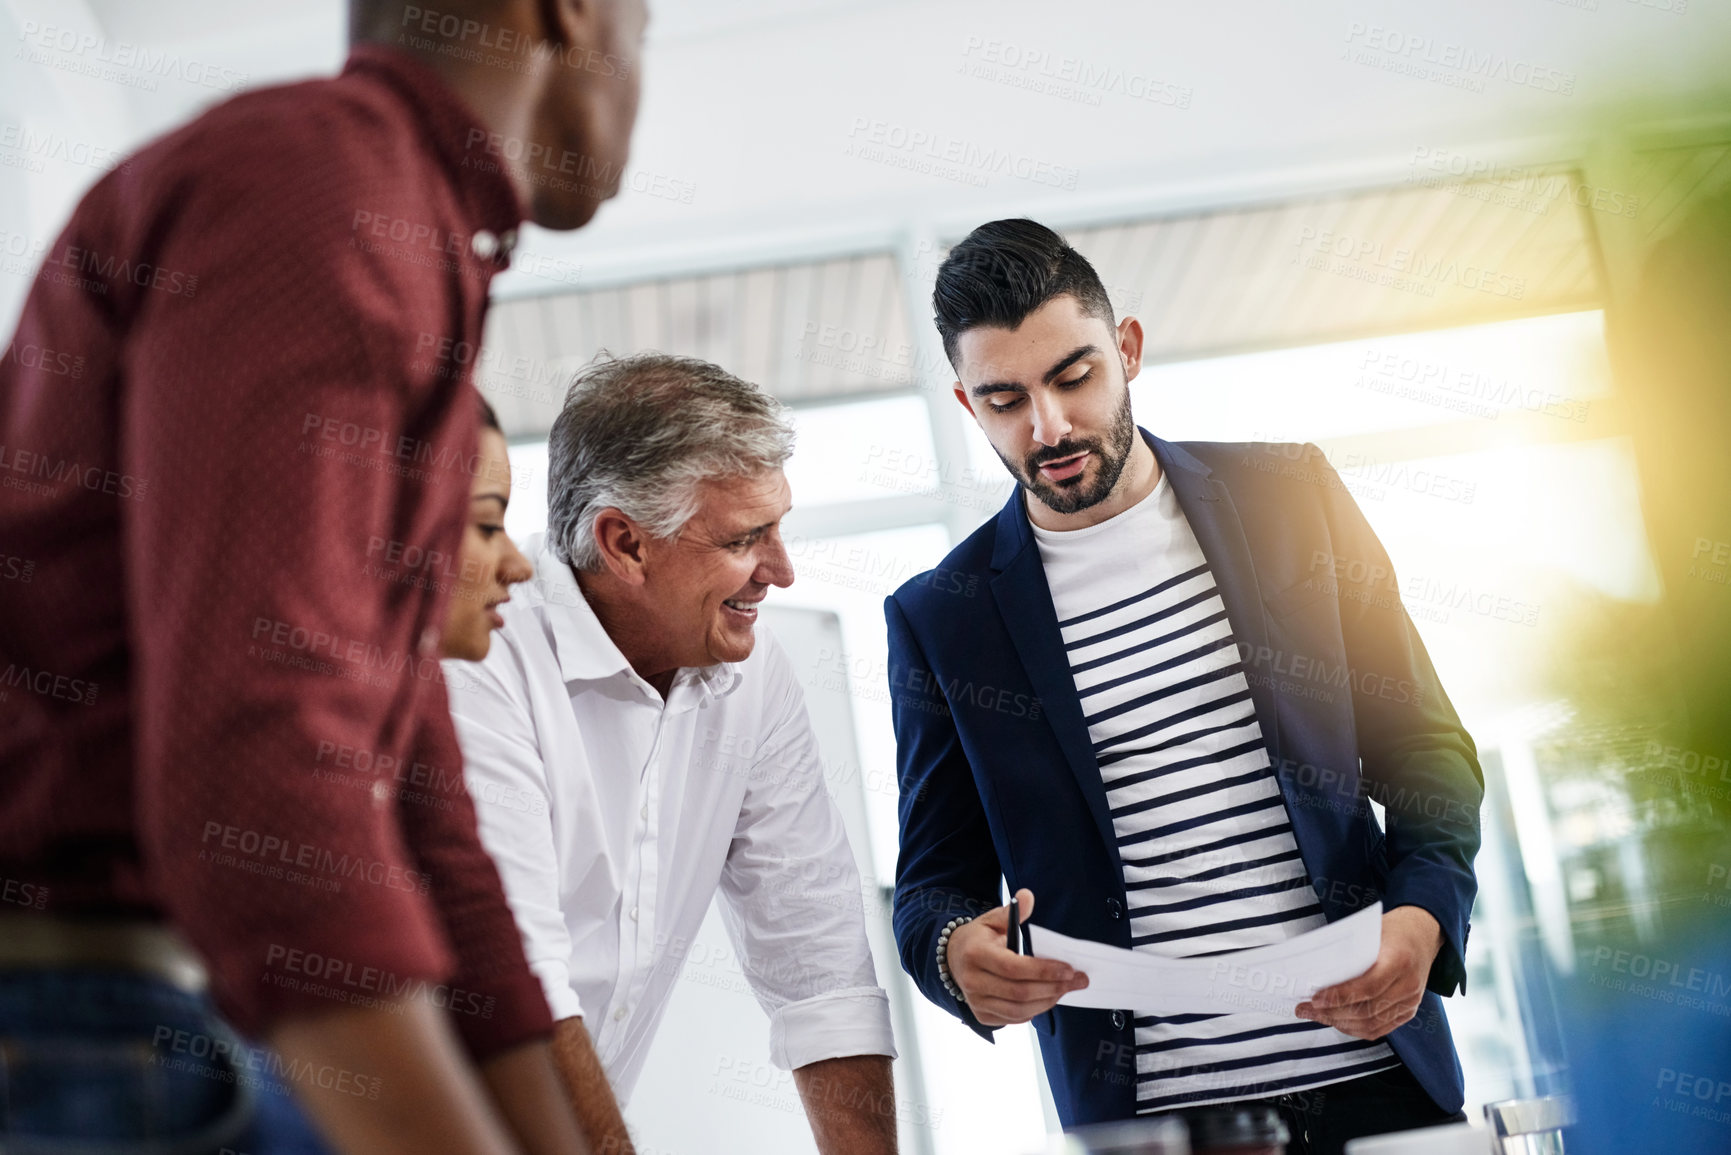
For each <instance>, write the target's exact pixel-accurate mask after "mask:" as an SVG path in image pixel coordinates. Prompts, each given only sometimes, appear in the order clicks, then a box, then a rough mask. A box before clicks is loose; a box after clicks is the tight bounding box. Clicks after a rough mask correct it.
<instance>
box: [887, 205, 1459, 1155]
mask: <svg viewBox="0 0 1731 1155" xmlns="http://www.w3.org/2000/svg"><path fill="white" fill-rule="evenodd" d="M934 304H935V308H936V313H937V317H936V320H937V325H938V329H939V332H940V333H941V334H942V335H943V338H944V346H945V350H946V352H947V353H948V355H949V358H950V362H951V365H952V366H953V367H954V369H955V371H956V376H957V381H956V385H955V393H956V398H957V400H958V401H959V402H960V403H961V404H962V406H963V407H964V408H966V409H967V410H968V412H969V413H970V414H971V415H972V416H973V418H974V419H975V421H977V422H978V423H979V426H980V428H981V430H982V431H983V432H984V433H985V435H986V437H987V438H988V439H989V440H990V441H991V443H992V446H993V448H994V450H995V451H996V452H997V454H998V456H999V457H1000V458H1001V459H1002V460H1003V462H1004V465H1005V467H1006V468H1007V469H1008V470H1009V471H1010V473H1011V474H1012V475H1013V476H1014V477H1015V478H1016V480H1017V481H1018V482H1019V483H1020V484H1019V486H1018V489H1017V491H1016V493H1015V494H1014V495H1013V496H1012V497H1011V499H1010V501H1009V503H1008V504H1007V505H1006V506H1005V507H1004V509H1003V510H1002V512H1000V513H999V514H998V515H997V516H996V517H995V518H993V519H992V520H991V521H989V522H988V523H987V524H986V525H984V526H982V527H981V528H980V529H979V530H978V531H976V532H975V533H974V534H973V535H972V536H970V537H969V538H968V539H967V540H966V541H964V542H963V543H962V544H961V545H960V546H958V547H957V548H956V549H955V550H954V551H953V552H952V553H951V554H950V555H949V556H948V557H947V558H945V559H944V562H943V570H944V571H946V572H948V573H951V574H959V575H965V576H967V577H969V578H974V577H977V578H978V583H977V585H976V584H975V583H973V582H969V583H967V588H977V589H980V590H982V591H984V593H985V596H983V597H976V598H967V597H962V596H959V595H957V594H955V593H953V592H950V591H953V590H955V589H958V588H962V583H958V582H955V581H949V582H931V581H929V580H926V579H924V578H916V579H914V580H913V581H911V582H909V583H908V584H906V585H904V586H903V587H902V588H901V589H900V590H898V591H897V592H896V593H895V595H893V596H892V597H891V598H889V599H888V601H887V602H886V605H885V613H886V616H887V618H888V623H889V641H890V687H891V693H892V695H893V707H892V709H893V714H894V720H895V726H896V735H897V744H898V761H899V767H898V770H899V777H900V781H901V791H902V793H901V840H902V841H901V858H900V861H899V863H898V866H897V879H896V905H895V929H896V939H897V943H898V945H899V947H900V950H901V954H902V961H903V965H904V966H905V967H906V968H907V970H908V971H909V973H910V974H912V975H913V976H914V978H915V979H916V981H917V982H918V983H919V985H920V986H921V988H922V989H923V990H924V991H925V992H926V994H927V995H928V996H929V997H930V998H931V999H932V1000H933V1001H934V1002H936V1003H937V1004H938V1005H940V1006H942V1007H945V1008H946V1009H948V1010H949V1011H951V1012H952V1013H954V1014H956V1015H957V1016H958V1017H960V1018H961V1019H962V1020H963V1021H964V1022H966V1023H967V1024H968V1025H969V1026H970V1027H972V1028H973V1029H974V1030H975V1031H977V1032H979V1033H980V1034H981V1035H983V1036H986V1037H988V1038H989V1037H990V1033H991V1031H992V1030H993V1029H995V1028H996V1027H999V1026H1002V1025H1004V1024H1008V1023H1024V1022H1028V1021H1030V1020H1033V1019H1035V1018H1036V1017H1038V1023H1039V1040H1040V1045H1041V1048H1042V1050H1043V1052H1044V1057H1045V1061H1046V1070H1047V1074H1048V1075H1049V1077H1050V1081H1051V1085H1052V1089H1053V1093H1054V1096H1055V1098H1056V1101H1057V1106H1058V1111H1059V1115H1060V1117H1061V1118H1062V1120H1063V1122H1064V1124H1065V1125H1066V1126H1073V1125H1076V1124H1082V1123H1090V1122H1096V1121H1102V1120H1112V1119H1121V1118H1125V1117H1129V1116H1132V1115H1135V1114H1148V1113H1166V1112H1174V1111H1186V1110H1194V1109H1196V1108H1200V1107H1204V1106H1209V1105H1217V1104H1223V1103H1235V1104H1242V1103H1247V1102H1249V1103H1263V1104H1268V1105H1272V1106H1274V1107H1275V1108H1276V1109H1278V1110H1279V1111H1280V1112H1281V1113H1282V1115H1283V1116H1285V1117H1286V1119H1287V1122H1288V1124H1289V1126H1290V1127H1291V1129H1292V1131H1293V1133H1294V1134H1293V1148H1292V1149H1294V1150H1299V1151H1309V1152H1317V1153H1320V1152H1338V1151H1340V1150H1341V1148H1342V1146H1343V1145H1344V1144H1345V1142H1346V1141H1347V1140H1348V1139H1350V1138H1353V1137H1355V1136H1358V1135H1367V1134H1376V1133H1380V1132H1384V1131H1393V1130H1400V1129H1404V1128H1410V1127H1418V1126H1426V1125H1430V1124H1436V1123H1444V1122H1449V1121H1453V1120H1457V1119H1460V1118H1462V1117H1463V1116H1461V1114H1460V1108H1461V1104H1462V1099H1463V1093H1462V1084H1461V1071H1460V1065H1459V1062H1458V1060H1457V1059H1456V1057H1455V1053H1454V1049H1453V1045H1452V1043H1451V1041H1450V1039H1449V1034H1448V1026H1447V1022H1446V1020H1445V1019H1444V1018H1443V1014H1442V1009H1441V1005H1440V999H1439V996H1441V995H1444V994H1449V993H1452V992H1453V991H1454V990H1456V989H1457V988H1459V987H1460V986H1461V985H1462V982H1463V980H1464V978H1465V970H1464V967H1463V964H1462V958H1463V952H1464V950H1465V947H1466V935H1467V918H1468V914H1469V912H1470V909H1471V906H1472V900H1473V895H1474V893H1475V890H1476V884H1475V881H1474V877H1473V873H1472V866H1471V863H1472V859H1473V856H1474V854H1475V853H1476V851H1477V848H1478V824H1477V808H1478V803H1479V799H1480V797H1481V795H1482V789H1483V780H1482V776H1481V773H1480V770H1479V767H1478V762H1477V759H1476V753H1475V750H1474V747H1473V743H1472V740H1471V738H1470V737H1469V736H1468V735H1467V733H1466V732H1465V730H1464V729H1462V727H1461V724H1460V720H1459V719H1458V718H1457V717H1456V715H1455V712H1454V710H1453V708H1452V707H1451V706H1450V705H1449V702H1448V699H1447V697H1446V696H1445V695H1444V694H1443V692H1442V687H1441V686H1440V684H1439V683H1438V680H1437V675H1436V672H1435V670H1434V669H1433V668H1432V666H1431V663H1430V659H1429V658H1428V656H1427V655H1426V654H1425V650H1424V647H1423V645H1422V644H1421V643H1420V641H1419V638H1418V635H1417V633H1416V632H1415V631H1414V629H1413V626H1412V623H1411V622H1410V620H1409V619H1408V618H1407V615H1406V613H1405V611H1404V610H1403V609H1402V608H1401V605H1400V602H1399V600H1398V598H1396V597H1394V596H1392V595H1391V594H1390V593H1389V592H1388V590H1390V589H1392V588H1393V575H1392V567H1391V566H1390V564H1389V562H1388V558H1387V555H1386V554H1385V553H1384V551H1383V549H1382V547H1381V545H1380V544H1379V543H1378V541H1377V539H1376V537H1375V535H1374V534H1373V533H1372V531H1371V529H1370V527H1369V526H1368V525H1367V524H1366V522H1365V520H1364V518H1363V516H1362V514H1360V512H1359V511H1358V509H1357V507H1356V506H1355V505H1354V504H1353V502H1352V500H1351V498H1350V497H1349V496H1348V495H1347V493H1346V491H1345V489H1344V488H1343V487H1342V486H1341V483H1340V481H1339V478H1338V477H1336V476H1335V474H1334V472H1333V470H1332V469H1331V468H1330V467H1329V466H1328V465H1327V463H1326V462H1325V461H1323V460H1322V458H1321V456H1320V454H1319V453H1318V452H1317V451H1316V450H1315V449H1314V447H1312V446H1303V447H1299V446H1267V445H1249V444H1240V445H1231V444H1212V443H1205V442H1191V443H1185V444H1175V443H1171V442H1166V441H1163V440H1161V439H1159V438H1157V437H1154V436H1152V435H1150V434H1148V433H1146V432H1145V431H1140V430H1138V428H1137V427H1136V424H1135V421H1134V419H1133V417H1132V414H1131V405H1130V394H1129V384H1130V381H1131V380H1132V379H1134V378H1135V376H1136V374H1137V372H1138V371H1139V370H1140V367H1141V353H1142V327H1141V325H1140V324H1139V323H1138V322H1137V321H1136V319H1135V318H1133V317H1126V318H1124V319H1123V320H1121V321H1118V322H1117V323H1114V320H1113V316H1112V309H1111V305H1110V303H1109V302H1108V301H1107V299H1106V294H1105V291H1104V289H1103V288H1102V286H1101V284H1100V280H1099V277H1098V276H1097V275H1096V274H1095V272H1094V270H1093V268H1092V267H1090V266H1089V264H1088V263H1087V261H1086V260H1085V259H1083V258H1082V256H1081V255H1080V254H1079V253H1077V252H1076V251H1075V250H1074V249H1071V248H1070V247H1069V246H1068V245H1066V244H1065V243H1064V241H1063V240H1062V238H1060V237H1059V236H1058V235H1057V234H1055V233H1053V232H1052V231H1051V230H1049V229H1047V228H1045V227H1043V226H1041V225H1038V224H1036V223H1034V222H1032V221H1026V220H1017V221H996V222H993V223H991V224H987V225H983V226H981V227H980V228H979V229H976V230H975V231H974V232H973V233H972V234H971V235H970V236H969V237H968V238H967V239H966V240H965V241H963V242H962V243H961V244H960V245H958V246H956V248H955V249H953V250H952V251H951V252H950V254H949V256H948V257H947V258H946V260H945V261H944V264H943V266H942V268H941V269H940V270H939V273H938V279H937V288H936V292H935V294H934ZM1295 462H1299V463H1301V465H1300V466H1299V467H1298V468H1294V463H1295ZM1371 575H1374V577H1372V576H1371ZM1361 577H1362V578H1363V579H1364V580H1362V581H1356V582H1355V581H1354V580H1353V579H1354V578H1361ZM1367 797H1369V798H1377V799H1378V800H1380V801H1382V802H1383V804H1384V805H1385V806H1386V807H1387V819H1388V832H1387V835H1386V838H1385V836H1384V834H1383V832H1382V831H1381V830H1380V829H1379V828H1378V824H1377V821H1376V819H1375V817H1374V816H1373V815H1372V813H1371V811H1370V808H1369V804H1368V802H1367V801H1366V798H1367ZM1000 877H1002V878H1004V879H1006V880H1007V881H1008V883H1009V887H1010V890H1011V892H1012V893H1013V894H1015V896H1016V898H1015V901H1017V902H1018V903H1019V904H1020V905H1019V913H1020V916H1021V917H1022V918H1027V917H1029V916H1030V915H1031V914H1033V913H1034V899H1035V895H1036V894H1037V895H1038V898H1039V922H1040V925H1042V926H1045V927H1049V928H1051V929H1053V930H1056V931H1059V932H1061V933H1064V934H1067V935H1071V936H1074V937H1077V938H1083V939H1091V940H1095V941H1099V942H1104V943H1108V944H1111V945H1114V946H1119V947H1125V948H1131V949H1135V950H1143V951H1148V952H1151V953H1155V954H1160V955H1165V956H1168V957H1193V956H1200V955H1211V954H1218V953H1223V952H1229V951H1236V950H1241V949H1245V948H1249V947H1256V946H1262V945H1266V944H1270V943H1277V942H1280V941H1282V940H1284V939H1287V938H1290V937H1292V936H1295V935H1298V934H1302V933H1304V932H1306V931H1309V930H1313V929H1315V928H1317V927H1320V926H1322V925H1324V924H1325V923H1326V922H1328V921H1332V920H1334V919H1337V918H1340V917H1343V916H1344V915H1346V914H1349V913H1351V912H1352V911H1354V910H1358V909H1362V908H1364V907H1366V906H1369V905H1371V904H1373V903H1375V902H1378V901H1380V902H1381V903H1382V904H1383V907H1384V910H1385V913H1384V915H1383V918H1382V939H1381V948H1380V951H1379V954H1378V957H1377V960H1376V962H1375V964H1374V965H1373V966H1372V967H1371V968H1370V969H1369V970H1368V971H1366V972H1365V973H1364V974H1363V975H1360V976H1358V977H1357V978H1354V979H1352V980H1350V981H1348V982H1345V983H1341V984H1339V985H1338V986H1335V987H1331V988H1328V989H1325V990H1323V991H1319V992H1318V993H1317V994H1316V995H1315V996H1314V997H1313V998H1312V999H1311V1000H1310V1001H1309V1002H1307V1003H1305V1004H1302V1005H1301V1006H1300V1007H1299V1008H1298V1017H1297V1018H1284V1017H1279V1016H1274V1015H1269V1014H1262V1013H1252V1012H1243V1013H1234V1014H1223V1015H1195V1014H1191V1015H1170V1016H1161V1015H1141V1014H1136V1013H1134V1009H1133V1008H1125V1009H1123V1010H1113V1011H1107V1010H1095V1009H1084V1008H1077V1007H1069V1006H1057V1005H1056V1004H1057V1002H1058V1000H1059V999H1060V998H1061V997H1062V996H1063V995H1064V994H1066V993H1068V992H1070V991H1073V990H1076V989H1079V988H1081V987H1083V986H1085V985H1086V984H1087V976H1085V975H1083V974H1079V973H1075V972H1073V971H1072V970H1071V969H1070V968H1069V967H1067V966H1065V965H1064V964H1062V963H1059V962H1056V961H1054V960H1041V959H1035V958H1030V957H1026V956H1022V955H1018V954H1015V953H1012V952H1011V951H1010V950H1008V949H1007V948H1006V947H1005V945H1004V943H1005V929H1006V925H1005V924H1006V920H1007V911H1006V909H1005V908H1003V907H997V905H996V904H997V901H998V895H999V879H1000ZM994 908H995V909H994ZM1047 1012H1051V1013H1050V1014H1048V1013H1047ZM1319 1088H1321V1089H1322V1090H1320V1091H1318V1089H1319Z"/></svg>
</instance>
